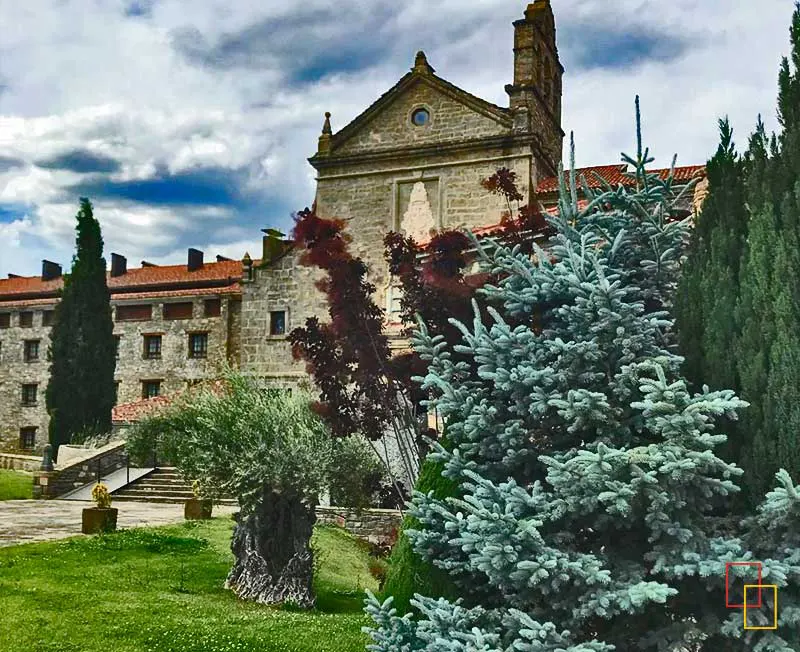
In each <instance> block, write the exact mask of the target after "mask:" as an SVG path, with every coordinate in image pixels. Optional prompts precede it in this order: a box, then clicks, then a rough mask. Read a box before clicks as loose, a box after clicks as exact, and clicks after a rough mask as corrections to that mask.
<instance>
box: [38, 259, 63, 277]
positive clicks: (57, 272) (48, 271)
mask: <svg viewBox="0 0 800 652" xmlns="http://www.w3.org/2000/svg"><path fill="white" fill-rule="evenodd" d="M60 277H61V265H59V264H58V263H54V262H52V261H50V260H43V261H42V280H43V281H52V280H53V279H57V278H60Z"/></svg>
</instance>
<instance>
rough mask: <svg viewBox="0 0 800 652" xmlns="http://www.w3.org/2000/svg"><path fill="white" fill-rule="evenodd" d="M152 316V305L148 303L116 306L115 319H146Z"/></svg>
mask: <svg viewBox="0 0 800 652" xmlns="http://www.w3.org/2000/svg"><path fill="white" fill-rule="evenodd" d="M152 318H153V306H152V305H151V304H149V303H137V304H135V305H130V306H117V321H148V320H150V319H152Z"/></svg>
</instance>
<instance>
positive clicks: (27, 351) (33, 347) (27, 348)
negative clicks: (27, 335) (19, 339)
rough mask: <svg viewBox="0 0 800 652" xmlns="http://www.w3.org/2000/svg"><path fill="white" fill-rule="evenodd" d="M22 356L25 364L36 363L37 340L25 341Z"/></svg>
mask: <svg viewBox="0 0 800 652" xmlns="http://www.w3.org/2000/svg"><path fill="white" fill-rule="evenodd" d="M23 355H24V359H25V362H36V361H37V360H38V359H39V340H25V345H24V349H23Z"/></svg>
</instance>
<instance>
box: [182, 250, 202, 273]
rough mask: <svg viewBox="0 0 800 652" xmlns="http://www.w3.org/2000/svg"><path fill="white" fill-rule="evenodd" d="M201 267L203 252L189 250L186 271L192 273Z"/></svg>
mask: <svg viewBox="0 0 800 652" xmlns="http://www.w3.org/2000/svg"><path fill="white" fill-rule="evenodd" d="M202 267H203V252H202V251H200V250H199V249H192V248H191V247H190V248H189V258H188V260H187V262H186V269H188V270H189V271H190V272H194V271H195V270H198V269H200V268H202Z"/></svg>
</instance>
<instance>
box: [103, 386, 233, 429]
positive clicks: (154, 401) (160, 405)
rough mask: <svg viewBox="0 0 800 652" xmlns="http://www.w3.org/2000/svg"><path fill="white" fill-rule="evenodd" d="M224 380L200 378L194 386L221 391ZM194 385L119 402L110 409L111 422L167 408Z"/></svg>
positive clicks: (140, 416) (132, 420) (132, 419)
mask: <svg viewBox="0 0 800 652" xmlns="http://www.w3.org/2000/svg"><path fill="white" fill-rule="evenodd" d="M224 386H225V385H224V382H223V381H221V380H210V379H206V380H201V381H200V383H199V384H198V385H196V386H195V387H198V388H199V387H204V388H208V389H210V390H211V391H212V392H215V393H218V394H219V393H222V391H223V388H224ZM192 389H194V387H191V388H189V390H182V391H178V392H173V393H172V394H161V395H160V396H154V397H152V398H143V399H141V400H138V401H132V402H131V403H120V404H119V405H115V406H114V407H113V409H112V410H111V421H112V422H113V423H136V422H137V421H140V420H142V419H144V418H145V417H146V416H150V415H153V414H156V413H157V412H158V411H160V410H163V409H166V408H168V407H169V406H170V405H172V404H173V403H174V402H175V400H177V399H178V398H180V397H181V396H182V395H183V394H184V393H185V392H186V391H192Z"/></svg>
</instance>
